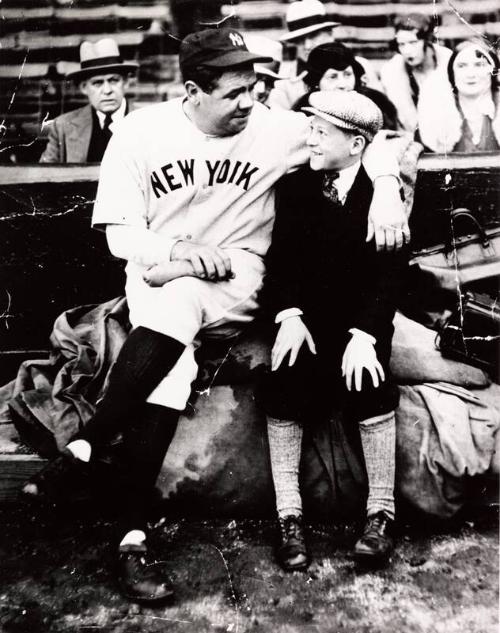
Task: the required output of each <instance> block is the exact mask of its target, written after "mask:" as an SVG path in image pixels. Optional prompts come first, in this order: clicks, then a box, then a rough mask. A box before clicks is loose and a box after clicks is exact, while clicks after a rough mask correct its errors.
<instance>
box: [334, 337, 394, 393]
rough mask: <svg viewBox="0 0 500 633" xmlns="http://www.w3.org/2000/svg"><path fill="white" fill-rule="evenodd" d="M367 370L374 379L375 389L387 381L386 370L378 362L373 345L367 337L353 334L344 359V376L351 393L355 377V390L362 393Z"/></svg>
mask: <svg viewBox="0 0 500 633" xmlns="http://www.w3.org/2000/svg"><path fill="white" fill-rule="evenodd" d="M365 369H366V370H367V371H368V372H369V374H370V376H371V377H372V382H373V386H374V387H375V388H377V387H378V386H379V385H380V383H381V382H383V381H384V380H385V374H384V370H383V368H382V365H381V364H380V363H379V362H378V359H377V354H376V352H375V347H374V345H373V343H372V342H371V341H370V340H369V339H368V338H367V337H366V336H363V335H357V334H353V336H352V338H351V340H350V341H349V343H348V344H347V345H346V348H345V352H344V356H343V357H342V376H344V378H345V384H346V387H347V389H348V390H349V391H352V387H353V384H352V379H353V377H354V388H355V389H356V391H361V389H362V387H363V384H362V381H363V370H365Z"/></svg>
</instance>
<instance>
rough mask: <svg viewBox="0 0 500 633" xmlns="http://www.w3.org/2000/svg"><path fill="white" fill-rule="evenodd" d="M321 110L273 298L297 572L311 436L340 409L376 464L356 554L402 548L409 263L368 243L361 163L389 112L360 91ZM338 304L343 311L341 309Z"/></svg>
mask: <svg viewBox="0 0 500 633" xmlns="http://www.w3.org/2000/svg"><path fill="white" fill-rule="evenodd" d="M309 101H310V106H308V107H305V108H304V110H305V111H308V112H310V113H311V114H312V115H313V118H312V119H311V129H310V133H309V138H308V141H307V144H308V148H309V165H306V166H304V167H301V168H300V169H299V170H298V171H297V172H295V173H293V174H289V175H287V176H284V177H283V179H282V180H281V182H280V184H279V186H278V191H277V200H278V204H277V209H276V221H275V224H274V229H273V234H272V240H271V247H270V249H269V251H268V254H267V258H266V262H267V276H266V282H265V284H264V296H263V300H264V301H265V302H266V303H267V305H268V307H269V308H270V309H271V314H272V315H273V316H275V323H278V324H279V326H278V327H279V330H278V333H277V336H276V341H275V343H274V346H273V349H272V354H271V369H272V371H271V372H270V374H269V375H268V377H267V380H266V383H265V385H264V389H263V394H262V395H263V405H264V409H265V412H266V414H267V428H268V436H269V449H270V457H271V467H272V475H273V482H274V488H275V492H276V507H277V514H278V525H279V534H280V545H279V547H278V550H277V557H278V561H279V562H280V564H281V565H282V567H283V568H284V569H285V570H287V571H296V570H304V569H306V568H307V566H308V564H309V555H308V552H307V549H306V545H305V540H304V536H303V531H302V499H301V495H300V491H299V477H298V473H299V463H300V456H301V443H302V429H303V427H304V426H308V427H309V428H311V427H313V426H314V425H317V424H318V423H320V422H321V420H323V421H326V420H328V419H329V416H330V415H331V409H329V407H332V406H334V407H336V408H337V407H338V408H339V409H341V410H342V411H343V414H344V419H345V421H346V423H347V424H356V425H358V426H359V432H360V436H361V445H362V452H363V455H364V461H365V464H366V473H367V478H368V499H367V502H366V516H367V519H366V525H365V529H364V533H363V535H361V537H360V538H359V540H358V541H357V543H356V545H355V548H354V552H353V553H354V556H355V557H356V558H357V559H358V560H359V561H364V562H369V563H377V564H378V563H385V562H386V561H387V559H388V558H389V556H390V553H391V551H392V547H393V542H392V528H393V521H394V472H395V450H396V446H395V428H396V422H395V416H394V410H395V408H396V405H397V403H398V391H397V388H396V387H395V385H394V384H392V382H391V379H390V375H389V358H390V355H391V339H392V333H393V327H392V320H393V318H394V311H395V300H396V297H397V293H398V291H399V287H400V283H401V279H402V273H403V270H404V267H405V263H406V255H405V253H404V251H400V252H399V253H394V252H392V253H385V254H381V253H377V252H376V249H375V248H374V247H373V245H371V244H369V243H367V242H366V241H365V239H364V230H363V226H364V224H365V223H366V217H367V213H368V207H369V205H370V202H371V199H372V195H373V185H372V183H371V181H370V179H369V178H368V177H367V174H366V171H365V169H364V167H363V166H362V164H361V158H362V156H363V153H364V151H365V148H366V147H367V145H368V144H369V143H370V142H371V141H372V139H373V137H374V135H375V134H376V133H377V131H378V130H379V129H380V127H381V125H382V113H381V112H380V110H379V108H378V107H377V106H376V105H375V104H374V103H373V101H371V100H370V99H368V97H365V96H364V95H360V94H358V93H356V92H354V91H351V92H346V91H339V90H334V91H319V92H315V93H313V94H312V95H311V96H310V99H309ZM297 253H300V257H297ZM333 296H335V297H341V298H342V299H341V301H342V309H340V310H339V309H334V307H333V305H332V302H331V298H332V297H333ZM351 501H352V499H351ZM346 507H347V506H346Z"/></svg>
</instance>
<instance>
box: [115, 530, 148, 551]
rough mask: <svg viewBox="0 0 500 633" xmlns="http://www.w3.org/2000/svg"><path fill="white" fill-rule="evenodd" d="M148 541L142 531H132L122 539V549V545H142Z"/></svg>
mask: <svg viewBox="0 0 500 633" xmlns="http://www.w3.org/2000/svg"><path fill="white" fill-rule="evenodd" d="M145 540H146V534H145V532H143V531H142V530H130V532H127V533H126V534H125V536H124V537H123V538H122V540H121V542H120V547H121V546H122V545H142V544H143V543H144V541H145Z"/></svg>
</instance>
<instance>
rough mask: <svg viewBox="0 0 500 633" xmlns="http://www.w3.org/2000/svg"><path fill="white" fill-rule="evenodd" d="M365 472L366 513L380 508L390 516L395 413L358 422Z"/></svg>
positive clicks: (392, 505) (393, 465) (394, 459)
mask: <svg viewBox="0 0 500 633" xmlns="http://www.w3.org/2000/svg"><path fill="white" fill-rule="evenodd" d="M359 431H360V434H361V445H362V447H363V455H364V458H365V465H366V473H367V475H368V500H367V502H366V513H367V516H370V515H372V514H375V513H377V512H379V511H380V510H384V511H385V512H387V514H388V515H389V516H390V517H391V519H394V481H395V471H396V417H395V415H394V412H391V413H387V414H385V415H379V416H377V417H374V418H370V419H368V420H363V421H361V422H360V423H359Z"/></svg>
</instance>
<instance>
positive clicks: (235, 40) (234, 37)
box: [229, 33, 245, 46]
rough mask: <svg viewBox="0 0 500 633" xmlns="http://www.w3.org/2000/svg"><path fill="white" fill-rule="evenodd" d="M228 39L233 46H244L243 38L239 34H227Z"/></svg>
mask: <svg viewBox="0 0 500 633" xmlns="http://www.w3.org/2000/svg"><path fill="white" fill-rule="evenodd" d="M229 39H230V40H231V42H232V44H233V46H244V44H245V43H244V42H243V38H242V37H241V35H240V34H239V33H229Z"/></svg>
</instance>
